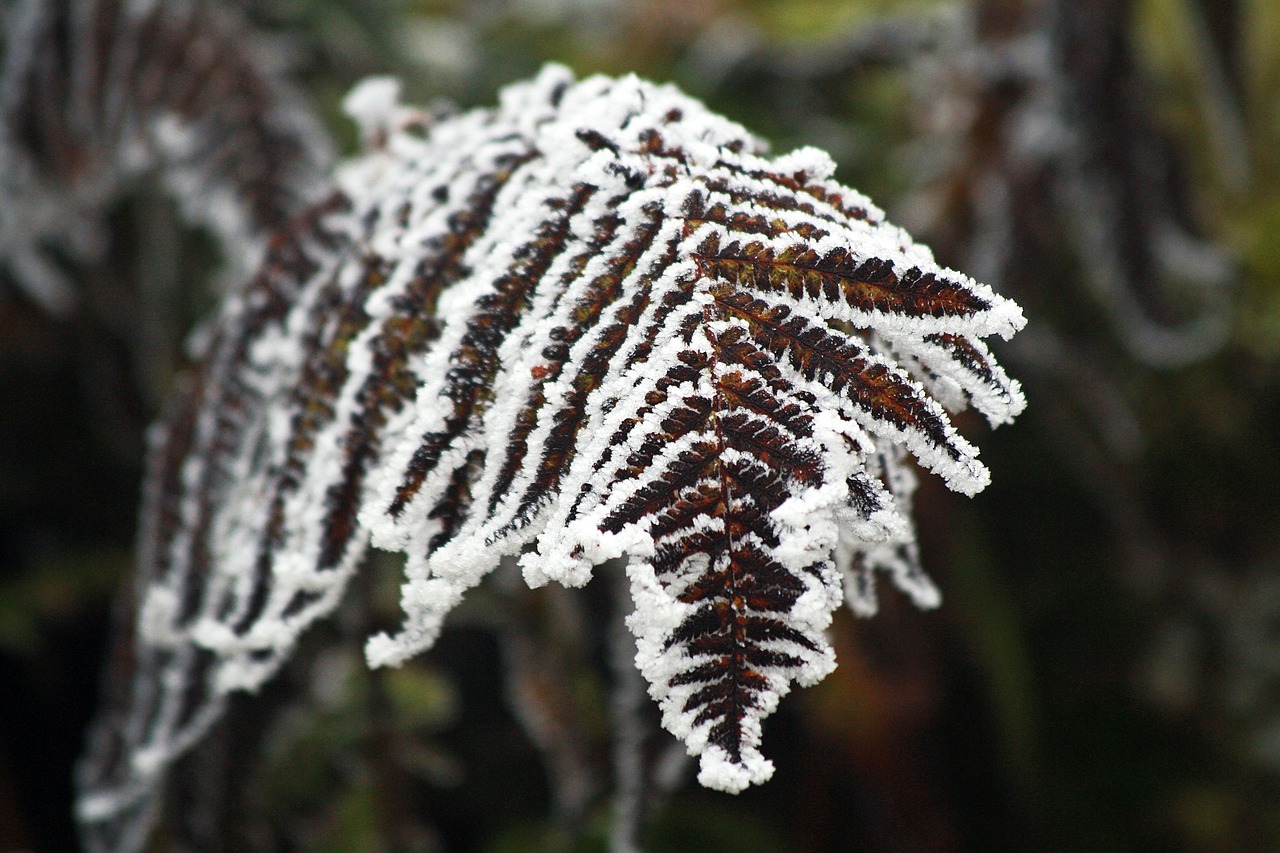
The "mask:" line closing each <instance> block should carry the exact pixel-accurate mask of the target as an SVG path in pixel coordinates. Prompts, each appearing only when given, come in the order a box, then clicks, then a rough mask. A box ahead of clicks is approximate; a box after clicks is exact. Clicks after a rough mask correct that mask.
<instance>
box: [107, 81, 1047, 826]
mask: <svg viewBox="0 0 1280 853" xmlns="http://www.w3.org/2000/svg"><path fill="white" fill-rule="evenodd" d="M393 95H394V87H393V86H392V85H391V84H390V83H388V82H386V81H382V82H376V83H372V84H365V86H364V87H363V88H362V89H361V90H358V94H356V95H354V96H353V97H352V99H351V100H350V102H349V107H350V108H351V110H352V112H354V113H357V114H359V115H360V116H361V118H362V121H363V122H364V125H365V129H366V132H367V136H368V140H367V143H368V144H369V146H370V148H371V150H370V151H368V152H366V153H365V154H364V155H362V156H361V157H360V158H357V159H356V160H354V161H353V162H351V163H349V164H347V165H346V166H344V167H343V169H342V170H341V172H340V174H339V178H338V183H339V188H340V190H339V192H337V193H336V195H335V196H334V198H333V199H332V200H331V201H330V202H329V204H328V206H327V207H324V208H318V209H317V210H315V211H313V213H312V214H311V216H310V217H309V218H307V219H305V220H301V221H299V222H298V223H297V224H296V225H295V226H294V228H293V229H292V230H291V231H289V232H287V233H285V234H283V235H281V238H280V239H279V240H278V241H277V245H276V254H275V255H273V257H272V258H270V259H269V260H268V263H267V264H266V265H265V266H264V268H263V272H262V273H261V274H260V275H259V276H258V278H257V279H255V280H254V282H252V283H251V285H250V286H249V287H248V289H247V290H246V291H245V292H244V294H243V296H242V297H241V298H240V299H237V300H235V301H234V302H232V303H231V304H230V305H229V306H228V308H227V309H226V310H225V311H224V314H223V316H222V318H221V321H220V323H219V325H218V330H219V331H218V337H217V340H215V341H214V343H213V344H212V345H211V347H210V354H209V357H208V359H207V361H206V363H205V365H204V366H203V368H202V369H201V370H200V371H199V372H198V373H197V374H196V375H195V377H194V378H193V380H192V383H191V389H190V391H189V393H188V397H187V399H186V400H185V402H184V403H182V404H181V405H179V406H177V407H176V408H175V411H174V414H173V415H172V416H171V417H170V419H169V422H168V424H167V427H166V430H165V431H164V437H163V440H162V441H160V442H158V443H157V445H156V448H155V451H154V454H153V466H152V467H153V474H152V478H151V485H150V488H149V492H148V501H147V509H146V513H145V517H144V520H145V522H146V529H147V531H148V533H147V534H146V536H145V537H144V540H143V545H142V550H141V554H142V555H143V558H142V559H143V566H142V571H143V581H142V589H143V592H144V594H143V599H144V600H145V601H150V602H151V603H150V605H149V606H148V607H147V608H146V610H145V616H146V618H145V619H144V620H143V621H142V622H141V623H140V624H139V627H138V630H139V646H138V648H139V649H140V653H139V656H138V657H139V661H140V663H139V672H138V678H139V679H140V680H141V681H143V682H145V683H147V684H149V685H150V686H149V687H147V688H146V689H139V691H138V692H137V693H136V694H135V695H134V699H133V701H132V702H130V701H128V697H125V701H123V702H122V703H121V704H120V706H119V708H118V709H117V710H116V711H115V712H113V714H114V715H115V716H113V718H112V719H113V720H119V721H124V722H123V724H122V725H121V726H120V727H119V728H118V729H111V728H109V727H108V728H104V730H103V732H104V733H103V734H101V739H102V745H101V746H100V747H99V748H98V749H97V750H96V751H95V753H94V756H93V757H92V758H91V760H90V761H89V762H88V764H87V765H86V772H85V774H84V779H83V787H84V790H85V797H86V799H85V800H84V802H85V803H89V804H91V805H92V807H91V808H90V806H88V805H86V806H85V807H84V810H83V819H84V820H85V822H86V823H87V824H89V825H91V826H95V827H96V826H109V825H110V824H111V822H112V821H117V822H119V821H124V822H128V821H130V820H142V819H144V817H139V815H145V814H146V812H145V810H144V809H140V808H139V807H138V804H139V803H141V802H142V801H143V800H145V798H146V797H147V796H149V795H150V794H151V793H153V792H154V791H155V790H156V787H157V785H158V784H159V782H160V780H161V778H162V776H163V773H164V770H165V768H166V767H167V766H168V765H169V764H170V763H171V762H172V761H173V760H174V759H175V758H176V757H177V756H178V755H179V753H180V752H181V751H182V750H183V749H185V748H186V747H187V746H188V745H189V744H190V743H191V742H192V741H193V740H194V739H195V738H197V737H198V736H199V734H200V731H201V729H202V727H204V726H206V725H208V723H209V721H210V720H211V719H212V718H214V717H216V716H217V711H216V709H218V708H220V707H221V703H222V702H223V701H224V698H225V694H226V693H227V692H228V691H229V690H232V689H253V688H254V687H256V686H257V685H258V684H260V683H261V682H262V681H263V680H264V679H266V678H267V677H269V676H270V675H271V673H272V672H273V671H274V670H275V669H276V668H277V667H278V666H279V665H280V663H281V662H282V661H283V660H284V659H285V658H286V657H287V656H288V654H289V650H290V649H291V647H292V646H293V644H294V642H295V640H296V638H297V637H298V635H299V633H300V632H301V631H302V630H303V629H305V628H306V627H307V626H308V625H309V624H311V623H312V622H314V621H315V620H316V619H318V618H320V617H322V616H324V615H326V614H327V613H329V612H330V611H331V610H332V609H333V607H335V606H336V604H337V602H338V599H339V597H340V595H341V593H342V590H343V587H344V585H345V583H346V581H347V580H348V578H349V577H350V576H351V575H352V573H353V572H355V571H357V570H358V568H359V565H360V561H361V559H362V557H363V556H364V554H365V551H366V549H367V548H368V547H369V546H372V547H375V548H381V549H385V550H389V551H399V552H403V553H405V554H406V555H407V561H406V576H405V581H404V584H403V586H402V604H403V607H404V610H405V621H404V625H403V627H402V628H401V630H400V631H399V632H398V633H396V634H394V635H380V636H378V637H375V638H373V639H372V640H370V641H369V644H368V646H367V656H368V659H369V662H370V663H371V664H373V665H384V664H398V663H401V662H403V661H404V660H406V659H407V658H409V657H411V656H412V655H414V654H416V653H418V652H420V651H421V650H422V649H424V648H426V647H428V646H430V645H431V643H432V642H433V641H434V639H435V637H436V635H437V634H438V632H439V630H440V628H441V625H442V623H443V621H444V619H445V617H446V616H447V614H448V612H449V611H450V609H451V608H452V607H453V606H454V605H456V604H457V602H458V601H459V600H460V599H461V597H462V596H463V594H464V593H465V592H466V590H467V589H468V588H470V587H471V586H474V585H475V584H477V583H479V582H480V581H481V580H482V579H483V578H484V577H485V576H486V575H487V574H488V573H489V572H490V571H492V570H493V569H494V568H496V567H497V566H498V564H499V562H500V561H501V559H502V558H503V557H506V556H514V555H517V554H519V555H520V563H521V566H522V568H523V570H524V574H525V578H526V580H528V582H529V583H531V584H539V583H545V582H546V581H548V580H556V581H558V582H561V583H564V584H566V585H579V584H582V583H585V582H586V581H587V580H588V579H589V578H590V575H591V572H592V570H593V569H594V567H595V566H597V565H599V564H600V563H602V562H604V561H606V560H608V559H612V558H615V557H620V556H626V557H627V558H628V559H629V569H628V572H629V577H630V580H631V589H632V594H633V598H634V603H635V612H634V613H633V614H632V616H631V617H630V619H629V621H628V624H629V625H630V627H631V630H632V631H633V632H634V633H635V635H636V637H637V643H638V646H637V648H638V655H637V664H638V666H639V668H640V669H641V671H642V672H643V673H644V675H645V677H646V678H647V679H648V680H649V684H650V693H651V695H653V696H654V698H655V699H656V700H657V701H658V702H659V704H660V706H661V708H662V714H663V720H664V724H665V725H666V727H667V728H668V729H670V730H671V731H672V732H673V733H675V734H676V735H677V736H678V737H680V738H682V739H683V740H684V741H685V743H686V745H687V747H688V749H689V751H690V752H691V753H693V754H697V755H699V756H700V757H701V761H702V770H701V773H700V776H699V778H700V779H701V780H702V781H703V783H704V784H707V785H710V786H712V787H717V788H721V789H724V790H732V791H736V790H741V789H742V788H743V787H745V786H747V785H749V784H754V783H757V782H760V781H763V780H764V779H765V778H767V777H768V776H769V774H770V772H771V767H772V766H771V765H770V764H769V762H768V761H767V760H766V759H765V758H764V757H763V756H762V754H761V752H760V739H761V727H762V723H763V720H764V718H765V717H767V716H768V715H769V714H770V713H771V712H772V711H773V710H774V708H775V707H776V706H777V703H778V701H779V699H780V698H781V697H782V696H783V695H785V694H786V693H787V692H788V691H789V690H790V688H791V686H792V684H793V683H799V684H802V685H805V684H812V683H814V682H815V681H817V680H819V679H820V678H822V677H823V676H824V675H825V674H826V673H827V672H829V671H830V670H831V668H832V667H833V666H834V665H835V662H834V657H833V653H832V650H831V648H830V646H829V645H828V643H827V642H826V639H825V638H824V636H823V632H824V630H825V629H826V627H827V625H828V624H829V621H830V618H831V613H832V611H833V610H834V609H835V608H836V607H837V606H838V605H839V602H840V600H841V597H842V589H841V587H842V583H841V571H842V570H844V569H847V568H850V567H849V565H848V563H847V561H846V560H845V557H848V558H849V560H853V559H854V557H855V556H858V557H859V565H860V566H861V571H862V572H863V574H862V575H861V576H860V577H861V578H863V580H864V581H865V580H866V579H869V574H868V573H869V572H871V571H872V570H873V569H874V567H875V566H876V565H881V566H882V567H883V568H885V569H887V570H889V571H890V572H891V574H892V576H893V580H894V581H895V582H896V583H897V584H898V585H899V586H900V587H902V588H903V589H905V590H906V591H907V592H908V593H910V594H911V595H912V596H913V598H915V600H916V601H917V602H918V603H920V604H922V605H930V604H933V603H936V590H933V588H932V585H931V584H929V582H928V580H927V578H925V577H924V576H923V574H920V573H919V572H918V570H915V569H913V568H911V567H909V566H906V565H905V564H899V563H894V562H892V561H890V560H888V559H887V558H883V557H882V555H883V554H886V553H889V550H892V549H898V550H901V549H903V548H905V549H907V550H910V548H911V545H912V542H913V539H912V536H911V533H910V530H911V527H910V523H909V519H908V518H907V517H906V515H907V514H908V513H909V502H910V485H911V480H910V476H911V475H910V470H909V469H908V468H907V467H906V466H907V464H908V462H907V460H906V458H905V455H904V453H905V452H906V451H910V452H911V453H912V454H913V455H915V456H916V457H917V458H919V459H920V460H921V461H922V462H923V463H924V465H925V466H926V467H927V468H929V469H931V470H933V471H935V472H937V473H938V474H939V475H941V476H942V477H943V478H944V480H945V481H946V482H947V483H948V484H949V485H951V486H952V487H953V488H956V489H957V490H960V491H963V492H966V493H970V492H973V491H976V490H978V489H980V488H981V487H982V486H983V485H984V484H985V483H986V480H987V477H988V474H987V471H986V469H985V468H984V467H983V466H982V464H981V463H980V462H979V461H978V459H977V452H976V450H975V449H974V448H973V447H972V446H971V445H970V444H968V443H967V442H966V441H964V440H963V439H962V438H961V437H960V436H959V435H958V433H957V432H956V430H955V428H954V427H953V426H952V424H951V423H950V421H949V420H948V415H947V413H946V410H945V409H944V407H943V405H940V402H941V403H945V404H946V405H947V406H949V407H951V408H953V409H954V408H958V407H961V406H963V405H965V404H966V403H968V402H970V401H972V402H973V404H974V405H975V406H977V407H978V408H979V409H981V410H982V411H983V412H984V413H986V414H987V415H988V417H990V418H991V419H992V421H993V422H1000V421H1004V420H1008V419H1009V418H1010V417H1012V416H1013V415H1014V414H1016V412H1017V411H1018V410H1019V409H1020V408H1021V405H1022V404H1021V396H1020V395H1019V394H1018V391H1017V386H1016V384H1015V383H1012V382H1010V381H1009V380H1008V379H1007V378H1005V377H1004V375H1003V374H1002V373H1000V372H999V369H998V367H996V366H995V362H994V361H993V360H992V359H991V357H990V354H989V353H988V352H987V350H986V349H985V348H984V347H983V345H982V343H981V341H980V338H982V337H984V336H989V335H993V334H994V335H1002V336H1004V335H1008V334H1011V333H1012V332H1013V331H1014V330H1015V329H1017V328H1018V327H1020V326H1021V324H1022V316H1021V314H1020V312H1019V311H1018V308H1017V306H1016V305H1014V304H1013V303H1011V302H1009V301H1007V300H1004V299H1002V298H1001V297H999V296H997V295H996V294H994V293H992V292H991V291H990V290H989V289H987V288H984V287H982V286H980V285H977V284H975V283H973V282H972V281H971V280H969V279H968V278H966V277H965V276H963V275H960V274H958V273H954V272H952V271H950V270H946V269H943V268H941V267H939V266H937V265H936V264H935V263H934V262H933V259H932V256H931V255H930V253H929V251H928V249H926V248H924V247H922V246H919V245H917V244H914V243H912V242H911V240H910V238H909V237H908V236H907V235H906V234H904V233H903V232H902V231H901V230H900V229H898V228H896V227H894V226H892V225H889V224H887V223H886V222H884V221H883V215H882V214H881V212H880V211H879V210H877V209H876V208H875V207H873V206H872V205H871V203H870V202H869V201H867V200H866V199H865V198H864V197H863V196H861V195H860V194H858V193H856V192H855V191H853V190H850V189H848V188H846V187H842V186H840V185H839V184H837V183H835V182H834V181H832V180H831V178H830V174H831V170H832V166H831V163H830V161H829V159H828V158H826V157H825V155H821V154H820V153H818V152H815V151H812V150H804V151H801V152H797V153H796V154H793V155H790V156H788V157H783V158H779V159H769V158H768V157H766V156H765V155H764V148H763V145H762V144H761V143H760V142H759V141H757V140H755V139H754V138H752V137H751V136H750V135H749V134H747V133H746V131H744V130H743V129H742V128H741V127H739V126H737V125H735V124H732V123H730V122H728V121H726V120H724V119H722V118H719V117H717V116H715V115H713V114H711V113H709V112H708V111H707V110H706V109H705V108H704V107H703V106H702V105H701V104H699V103H697V102H696V101H693V100H691V99H690V98H688V97H686V96H684V95H683V94H681V93H680V92H678V91H677V90H675V89H674V88H672V87H670V86H654V85H651V84H648V83H645V82H642V81H640V80H637V79H635V78H634V77H631V78H625V79H622V80H610V79H607V78H604V77H593V78H590V79H588V80H584V81H582V82H578V83H575V82H574V81H573V80H572V78H571V77H570V75H569V74H568V72H567V71H565V70H564V69H562V68H558V67H550V68H548V69H546V70H545V71H544V72H543V73H542V74H541V75H539V76H538V78H537V79H535V80H533V81H532V82H529V83H524V84H521V85H518V86H512V87H510V88H509V89H507V90H506V91H505V92H504V93H503V95H502V97H501V99H500V105H499V106H498V107H496V108H494V109H489V110H476V111H472V112H469V113H465V114H461V115H457V116H454V117H452V118H443V119H438V120H433V122H432V123H430V124H429V125H428V126H423V125H414V126H408V125H412V124H413V120H412V116H414V115H416V113H415V112H414V111H412V110H408V109H406V108H404V107H401V106H399V105H398V104H397V103H396V101H395V99H394V97H393ZM405 116H409V117H411V118H410V120H409V121H408V123H407V124H406V121H405V120H404V119H403V117H405ZM423 131H425V132H423ZM930 389H938V393H939V394H940V395H941V396H943V397H945V399H943V400H941V401H939V400H936V399H934V397H932V396H931V394H930ZM904 449H905V450H904ZM854 586H856V585H854ZM864 586H865V584H864ZM148 589H151V590H159V592H154V593H147V592H146V591H147V590H148ZM855 591H856V590H855ZM858 600H860V601H862V602H863V605H862V607H863V609H866V603H865V602H866V597H865V596H863V597H862V598H861V599H858ZM855 607H857V604H856V602H855ZM171 650H176V651H177V652H179V653H178V654H172V653H171ZM208 708H214V709H215V711H214V712H213V713H206V712H204V709H208ZM113 732H114V734H113ZM139 755H144V756H147V761H145V762H143V763H139V762H138V761H137V759H136V756H139Z"/></svg>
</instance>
